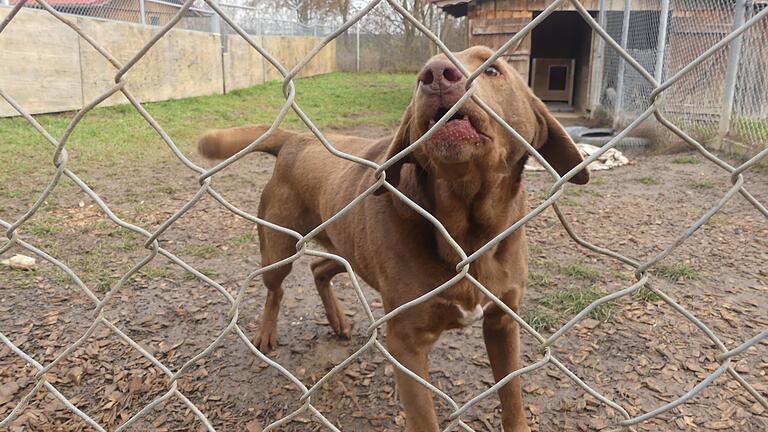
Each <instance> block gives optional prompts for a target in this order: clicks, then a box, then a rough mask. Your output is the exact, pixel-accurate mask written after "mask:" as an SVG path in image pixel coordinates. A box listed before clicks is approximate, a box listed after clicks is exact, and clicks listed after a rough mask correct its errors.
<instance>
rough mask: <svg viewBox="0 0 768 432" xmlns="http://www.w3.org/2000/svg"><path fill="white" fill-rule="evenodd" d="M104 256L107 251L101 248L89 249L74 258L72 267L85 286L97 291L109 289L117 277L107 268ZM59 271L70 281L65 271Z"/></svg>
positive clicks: (103, 291)
mask: <svg viewBox="0 0 768 432" xmlns="http://www.w3.org/2000/svg"><path fill="white" fill-rule="evenodd" d="M106 256H107V252H106V251H104V250H102V249H98V248H96V249H91V250H88V251H86V252H84V253H83V254H82V255H81V257H80V258H79V259H77V260H75V263H74V264H75V265H74V266H73V267H72V270H74V271H75V274H77V275H78V276H79V277H80V279H82V281H83V282H84V283H85V284H86V286H88V287H89V288H92V289H94V290H95V291H96V292H99V293H105V292H107V291H109V289H110V288H112V286H113V285H114V284H115V282H117V279H118V278H117V277H115V276H114V275H113V274H112V272H111V271H110V270H109V268H108V261H107V259H106ZM61 273H62V275H63V276H64V277H65V278H66V280H67V281H68V282H71V281H69V277H68V276H67V275H66V274H65V273H63V272H61Z"/></svg>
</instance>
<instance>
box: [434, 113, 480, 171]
mask: <svg viewBox="0 0 768 432" xmlns="http://www.w3.org/2000/svg"><path fill="white" fill-rule="evenodd" d="M447 113H448V109H447V108H439V109H438V110H437V112H436V113H435V117H434V118H432V119H431V120H430V121H429V125H428V127H429V128H430V129H431V128H432V127H433V126H434V125H435V124H436V123H437V122H438V121H439V120H440V119H441V118H442V117H443V116H445V115H446V114H447ZM487 140H489V138H488V136H487V135H485V134H483V133H481V132H479V131H478V130H477V128H476V127H475V124H473V119H472V116H470V115H468V114H467V113H464V112H462V110H458V111H457V112H456V113H454V114H453V116H451V118H450V119H448V121H447V122H445V123H444V124H443V125H442V127H440V129H438V130H436V131H435V132H434V133H433V134H432V136H431V137H430V138H429V140H428V142H429V143H431V144H432V145H433V146H435V149H436V150H438V151H439V152H440V153H441V154H443V155H444V156H451V155H455V156H458V154H457V153H461V149H462V147H465V146H479V145H480V144H482V143H483V142H485V141H487ZM449 159H451V158H450V157H449Z"/></svg>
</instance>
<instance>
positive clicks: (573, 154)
mask: <svg viewBox="0 0 768 432" xmlns="http://www.w3.org/2000/svg"><path fill="white" fill-rule="evenodd" d="M531 99H532V102H531V104H532V106H533V112H534V113H535V114H536V120H537V122H538V125H537V126H538V127H537V130H536V136H535V138H534V141H533V142H532V143H531V144H532V145H533V146H534V147H535V148H536V150H538V151H539V153H541V156H543V157H544V159H546V160H547V162H549V164H550V165H552V168H554V169H555V171H557V173H558V174H560V175H561V176H562V175H564V174H565V173H567V172H568V171H570V170H571V169H572V168H573V167H575V166H576V165H578V164H580V163H581V162H582V161H583V160H584V158H582V157H581V153H579V149H578V148H577V147H576V144H574V143H573V140H572V139H571V137H570V136H569V135H568V133H567V132H566V131H565V129H563V127H562V126H561V125H560V123H559V122H558V121H557V119H555V117H554V116H553V115H552V114H551V113H550V112H549V110H548V109H547V106H546V105H544V102H542V101H541V100H539V98H537V97H536V96H533V95H531ZM569 181H570V182H571V183H576V184H586V183H587V182H588V181H589V170H588V169H587V168H584V169H583V170H581V171H579V172H578V173H576V175H575V176H573V177H571V179H570V180H569Z"/></svg>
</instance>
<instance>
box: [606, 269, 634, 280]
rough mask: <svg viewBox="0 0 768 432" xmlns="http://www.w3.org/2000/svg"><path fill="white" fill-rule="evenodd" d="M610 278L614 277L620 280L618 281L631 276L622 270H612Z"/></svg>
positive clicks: (629, 278)
mask: <svg viewBox="0 0 768 432" xmlns="http://www.w3.org/2000/svg"><path fill="white" fill-rule="evenodd" d="M611 279H616V280H620V281H628V280H631V279H632V277H631V276H630V275H628V274H626V273H624V272H622V271H619V270H613V271H612V272H611Z"/></svg>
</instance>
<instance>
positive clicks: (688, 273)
mask: <svg viewBox="0 0 768 432" xmlns="http://www.w3.org/2000/svg"><path fill="white" fill-rule="evenodd" d="M656 274H657V275H658V276H661V277H663V278H665V279H669V280H671V281H675V282H677V281H680V280H686V279H696V278H698V277H699V273H698V272H697V271H696V270H694V269H693V268H691V267H689V266H687V265H685V264H673V265H660V266H658V267H657V268H656Z"/></svg>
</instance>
